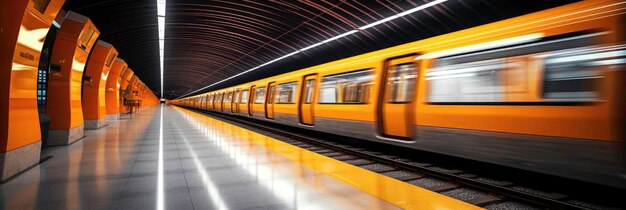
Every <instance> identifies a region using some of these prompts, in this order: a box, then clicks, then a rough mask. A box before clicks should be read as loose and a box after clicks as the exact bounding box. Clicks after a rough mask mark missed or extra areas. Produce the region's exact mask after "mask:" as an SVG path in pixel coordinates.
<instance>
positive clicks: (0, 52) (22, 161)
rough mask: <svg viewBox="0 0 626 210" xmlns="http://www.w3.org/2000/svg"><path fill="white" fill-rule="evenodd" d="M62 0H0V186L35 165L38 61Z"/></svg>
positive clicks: (38, 148) (37, 152)
mask: <svg viewBox="0 0 626 210" xmlns="http://www.w3.org/2000/svg"><path fill="white" fill-rule="evenodd" d="M64 2H65V1H64V0H51V1H49V2H43V1H29V0H10V1H0V14H2V18H0V29H1V30H0V181H4V180H6V179H8V178H10V177H11V176H14V175H15V174H17V173H19V172H21V171H23V170H25V169H27V168H28V167H30V166H32V165H34V164H37V163H38V162H39V158H40V157H39V156H40V151H41V131H40V130H39V114H38V112H37V73H38V69H37V67H38V65H39V56H40V55H41V49H42V47H43V41H44V40H45V39H46V35H47V34H48V30H49V29H50V26H51V25H52V21H53V20H54V18H55V17H56V16H57V14H58V13H59V10H60V9H61V6H62V5H63V3H64Z"/></svg>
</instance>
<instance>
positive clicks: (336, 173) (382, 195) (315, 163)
mask: <svg viewBox="0 0 626 210" xmlns="http://www.w3.org/2000/svg"><path fill="white" fill-rule="evenodd" d="M174 107H175V108H176V109H178V110H182V111H183V112H185V113H187V114H189V115H191V116H193V117H195V118H205V119H204V120H206V118H209V119H212V120H216V119H215V118H211V117H208V116H206V115H202V114H198V113H196V112H192V111H189V110H186V109H182V108H179V107H176V106H174ZM218 121H219V120H218ZM226 124H229V123H226ZM229 125H231V124H229ZM232 126H234V127H235V129H232V130H231V131H232V132H233V133H240V132H242V131H246V132H250V133H252V135H240V136H239V137H241V138H244V139H247V140H248V141H250V142H251V143H253V144H256V145H259V146H262V147H265V148H267V150H269V151H272V152H274V153H276V154H279V155H281V156H284V157H286V158H287V159H290V160H292V161H294V162H296V163H298V164H300V165H304V166H306V167H308V168H311V169H312V170H314V171H316V172H318V173H321V174H325V175H327V176H330V177H333V178H335V179H337V180H339V181H341V182H344V183H346V184H349V185H350V186H353V187H355V188H357V189H359V190H361V191H363V192H366V193H368V194H370V195H372V196H375V197H377V198H379V199H381V200H384V201H387V202H389V203H391V204H393V205H395V206H398V207H400V208H403V209H482V208H480V207H478V206H475V205H472V204H469V203H466V202H463V201H460V200H457V199H454V198H451V197H448V196H445V195H442V194H439V193H436V192H432V191H430V190H427V189H424V188H421V187H417V186H414V185H411V184H408V183H405V182H402V181H400V180H397V179H393V178H390V177H387V176H384V175H381V174H378V173H375V172H372V171H369V170H366V169H363V168H359V167H357V166H353V165H350V164H348V163H344V162H342V161H338V160H335V159H332V158H329V157H326V156H324V155H320V154H317V153H315V152H311V151H308V150H306V149H302V148H299V147H297V146H294V145H291V144H288V143H285V142H282V141H280V140H277V139H274V138H272V137H268V136H265V135H262V134H259V133H256V132H254V131H250V130H248V129H245V128H241V127H239V126H235V125H232ZM237 129H241V130H237Z"/></svg>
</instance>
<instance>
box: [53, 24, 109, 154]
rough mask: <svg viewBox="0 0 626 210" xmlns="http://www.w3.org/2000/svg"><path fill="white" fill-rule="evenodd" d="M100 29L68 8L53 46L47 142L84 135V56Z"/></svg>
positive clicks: (65, 142) (65, 141) (63, 142)
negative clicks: (82, 96) (82, 93)
mask: <svg viewBox="0 0 626 210" xmlns="http://www.w3.org/2000/svg"><path fill="white" fill-rule="evenodd" d="M99 35H100V32H99V31H98V29H97V28H96V26H94V25H93V23H92V22H91V20H89V18H87V17H85V16H82V15H80V14H78V13H75V12H69V13H68V14H67V17H66V19H65V21H64V22H63V25H62V26H61V29H59V32H58V33H57V37H56V40H55V42H54V49H53V50H52V59H51V62H50V63H51V65H50V77H49V78H50V79H49V81H48V102H47V106H46V114H47V115H49V116H50V117H51V118H52V121H51V122H50V131H49V133H48V138H49V141H48V144H49V145H68V144H71V143H73V142H75V141H77V140H79V139H81V138H82V137H83V132H84V131H83V129H84V126H83V125H84V124H83V110H82V103H81V85H82V79H83V71H84V70H85V64H86V62H87V56H88V55H89V52H90V51H91V49H92V47H93V46H94V44H95V42H96V40H97V38H98V36H99Z"/></svg>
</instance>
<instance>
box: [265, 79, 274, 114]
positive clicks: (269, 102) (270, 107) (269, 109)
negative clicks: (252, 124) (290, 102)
mask: <svg viewBox="0 0 626 210" xmlns="http://www.w3.org/2000/svg"><path fill="white" fill-rule="evenodd" d="M275 91H276V82H270V84H268V85H267V99H266V100H265V117H266V118H267V119H274V94H275V93H274V92H275Z"/></svg>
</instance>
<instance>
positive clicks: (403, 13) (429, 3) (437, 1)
mask: <svg viewBox="0 0 626 210" xmlns="http://www.w3.org/2000/svg"><path fill="white" fill-rule="evenodd" d="M158 1H163V2H165V0H158ZM446 1H448V0H436V1H432V2H428V3H426V4H423V5H421V6H418V7H415V8H412V9H410V10H407V11H404V12H401V13H398V14H395V15H393V16H390V17H387V18H385V19H382V20H379V21H376V22H373V23H370V24H367V25H365V26H361V27H359V28H358V30H357V29H355V30H351V31H348V32H346V33H343V34H340V35H338V36H334V37H331V38H329V39H326V40H323V41H321V42H318V43H315V44H313V45H310V46H307V47H304V48H302V49H299V50H297V51H295V52H292V53H289V54H287V55H284V56H281V57H279V58H276V59H274V60H271V61H269V62H266V63H263V64H261V65H259V66H256V67H254V68H251V69H248V70H246V71H243V72H241V73H238V74H235V75H233V76H230V77H228V78H226V79H223V80H220V81H218V82H215V83H213V84H210V85H207V86H205V87H203V88H200V89H197V90H195V91H193V92H189V93H186V94H183V95H181V96H179V97H178V98H182V97H185V96H188V95H191V94H194V93H197V92H198V91H202V90H204V89H207V88H210V87H212V86H215V85H217V84H220V83H222V82H225V81H228V80H230V79H233V78H235V77H238V76H241V75H243V74H246V73H248V72H251V71H254V70H257V69H259V68H261V67H263V66H267V65H269V64H271V63H274V62H276V61H279V60H282V59H285V58H287V57H290V56H292V55H295V54H298V53H300V52H304V51H306V50H309V49H311V48H314V47H318V46H320V45H322V44H325V43H328V42H332V41H335V40H337V39H340V38H343V37H346V36H349V35H351V34H354V33H357V32H361V31H363V30H366V29H368V28H371V27H374V26H377V25H380V24H383V23H386V22H389V21H391V20H394V19H397V18H400V17H402V16H406V15H408V14H411V13H415V12H417V11H421V10H424V9H426V8H429V7H432V6H435V5H438V4H441V3H443V2H446ZM161 60H163V59H161ZM161 65H163V64H161ZM161 80H163V68H161ZM161 87H163V81H161ZM161 92H162V90H161ZM161 95H162V93H161Z"/></svg>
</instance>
